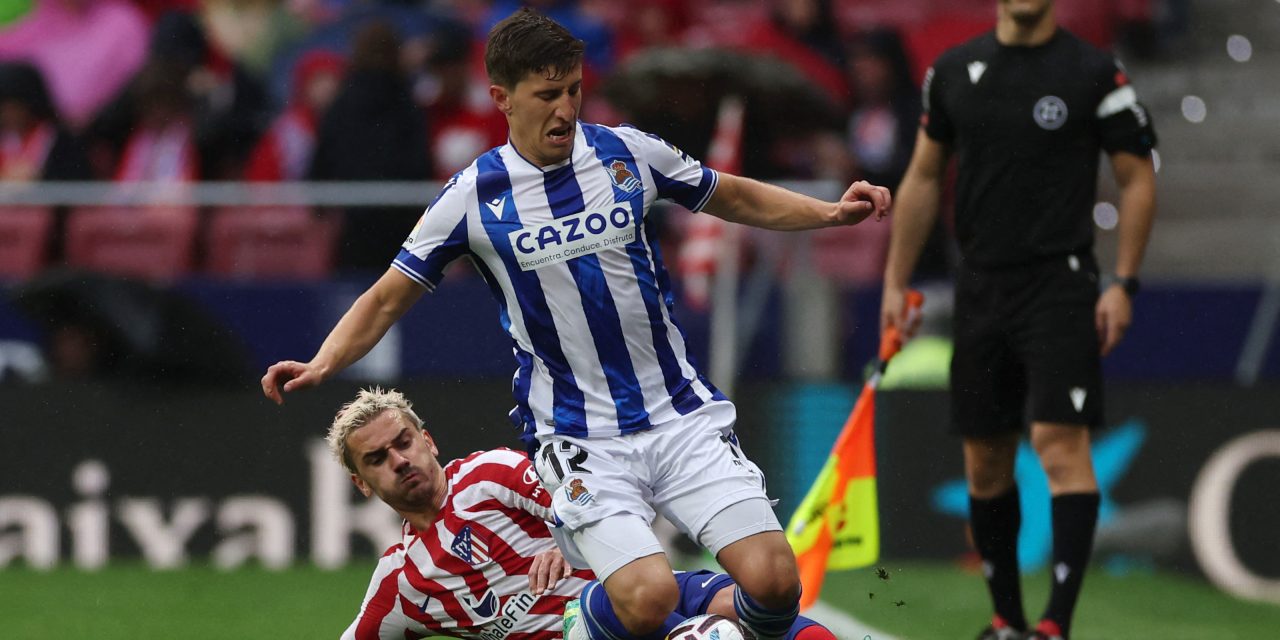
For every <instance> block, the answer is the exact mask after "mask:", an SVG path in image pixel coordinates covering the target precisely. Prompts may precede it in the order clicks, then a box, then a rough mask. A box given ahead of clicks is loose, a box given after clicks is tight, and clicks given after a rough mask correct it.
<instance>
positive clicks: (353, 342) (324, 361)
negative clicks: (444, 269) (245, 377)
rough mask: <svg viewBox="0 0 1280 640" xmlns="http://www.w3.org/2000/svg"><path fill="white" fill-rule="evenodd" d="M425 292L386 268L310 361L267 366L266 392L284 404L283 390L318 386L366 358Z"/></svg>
mask: <svg viewBox="0 0 1280 640" xmlns="http://www.w3.org/2000/svg"><path fill="white" fill-rule="evenodd" d="M423 291H424V289H423V288H422V286H421V285H419V284H417V283H416V282H414V281H413V280H410V279H409V278H408V277H407V276H405V275H404V274H402V273H400V272H399V271H397V270H396V269H394V268H392V269H387V272H386V273H385V274H383V275H382V277H381V278H379V279H378V281H377V282H375V283H373V286H371V287H369V290H368V291H365V292H364V293H362V294H360V297H359V298H357V299H356V301H355V302H354V303H353V304H352V305H351V308H350V309H348V310H347V312H346V314H344V315H343V316H342V319H341V320H339V321H338V324H337V325H335V326H334V327H333V331H330V332H329V337H327V338H325V340H324V344H322V345H320V350H319V351H317V352H316V355H315V357H313V358H312V359H311V360H310V361H309V362H296V361H293V360H284V361H281V362H277V363H275V364H273V365H271V366H270V367H269V368H267V373H266V375H264V376H262V393H263V395H265V396H266V397H268V398H270V399H271V400H273V401H275V403H276V404H282V403H283V402H284V395H283V393H287V392H289V391H293V390H295V389H303V388H306V387H313V386H315V385H318V384H320V383H321V382H324V381H325V380H328V379H329V378H330V377H332V376H333V375H334V374H336V373H338V372H339V371H342V370H343V369H345V368H347V367H348V366H350V365H351V363H353V362H355V361H357V360H359V359H360V358H363V357H364V355H365V354H366V353H369V350H370V349H372V348H373V346H374V345H376V344H378V341H379V340H381V339H382V336H384V335H386V333H387V330H388V329H390V328H391V325H393V324H395V323H396V321H397V320H399V319H400V317H401V316H403V315H404V313H405V312H406V311H408V310H409V307H412V306H413V303H415V302H417V301H418V298H420V297H422V292H423Z"/></svg>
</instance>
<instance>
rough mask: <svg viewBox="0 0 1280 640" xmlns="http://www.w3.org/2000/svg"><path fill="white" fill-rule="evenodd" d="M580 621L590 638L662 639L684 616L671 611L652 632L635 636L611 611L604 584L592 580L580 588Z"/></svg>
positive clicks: (595, 639)
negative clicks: (583, 587) (585, 626)
mask: <svg viewBox="0 0 1280 640" xmlns="http://www.w3.org/2000/svg"><path fill="white" fill-rule="evenodd" d="M581 601H582V621H583V622H585V623H586V624H587V634H588V635H590V636H591V640H663V638H666V637H667V634H668V633H670V632H671V630H672V629H674V628H676V625H678V624H680V623H681V622H683V621H684V618H682V617H680V616H679V615H677V614H675V613H672V614H671V615H669V616H667V620H666V622H664V623H663V624H662V626H661V627H660V628H659V629H658V630H656V631H654V632H653V633H650V634H647V635H643V636H637V635H634V634H632V633H631V632H630V631H627V628H626V626H624V625H623V624H622V621H621V620H619V619H618V614H616V613H614V612H613V604H612V603H611V602H609V594H608V593H605V590H604V585H602V584H600V583H599V582H597V581H595V580H592V581H591V582H590V583H589V584H587V588H585V589H583V590H582V597H581Z"/></svg>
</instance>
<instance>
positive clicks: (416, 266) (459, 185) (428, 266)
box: [391, 174, 474, 291]
mask: <svg viewBox="0 0 1280 640" xmlns="http://www.w3.org/2000/svg"><path fill="white" fill-rule="evenodd" d="M460 175H461V174H459V175H455V176H453V178H450V179H449V181H448V182H446V183H445V185H444V187H443V188H441V189H440V193H439V194H437V195H436V199H435V201H434V202H432V203H431V206H429V207H427V210H426V212H424V213H423V214H422V217H421V218H419V219H418V224H416V225H414V227H413V231H410V232H409V237H408V238H406V239H405V241H404V245H402V246H401V248H400V254H399V255H397V256H396V259H395V260H394V261H393V262H392V263H391V266H392V267H394V268H396V269H397V270H399V271H400V272H401V273H403V274H404V275H406V276H408V277H409V279H411V280H413V281H414V282H417V283H418V284H420V285H422V286H423V287H426V289H427V290H428V291H432V290H434V289H435V288H436V285H437V284H439V283H440V279H441V278H443V277H444V268H445V267H446V266H448V265H449V263H450V262H453V261H454V260H456V259H457V258H458V257H459V256H462V255H464V254H466V253H467V251H468V247H469V245H468V243H467V202H468V194H470V193H473V192H474V190H473V189H470V188H468V186H469V185H470V184H471V182H470V181H464V180H461V179H460Z"/></svg>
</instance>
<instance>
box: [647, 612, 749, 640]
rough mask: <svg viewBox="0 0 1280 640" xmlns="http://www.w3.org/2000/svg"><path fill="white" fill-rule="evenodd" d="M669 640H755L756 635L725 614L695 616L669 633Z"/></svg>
mask: <svg viewBox="0 0 1280 640" xmlns="http://www.w3.org/2000/svg"><path fill="white" fill-rule="evenodd" d="M667 640H755V636H753V635H751V634H750V633H748V632H747V630H745V629H743V628H742V627H739V626H738V624H737V623H736V622H734V621H732V620H730V619H728V618H726V617H724V616H718V615H715V614H713V613H709V614H707V615H702V616H694V617H692V618H689V619H688V620H685V621H684V622H681V623H680V624H679V625H677V626H676V628H674V629H672V630H671V633H668V634H667Z"/></svg>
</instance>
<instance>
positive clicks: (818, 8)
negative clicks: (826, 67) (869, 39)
mask: <svg viewBox="0 0 1280 640" xmlns="http://www.w3.org/2000/svg"><path fill="white" fill-rule="evenodd" d="M771 4H772V15H773V25H774V27H775V28H777V29H778V31H779V32H781V33H782V34H784V35H786V36H787V37H789V38H791V39H792V40H795V41H796V42H799V43H800V44H802V45H804V46H805V47H807V48H808V49H809V50H810V51H813V52H814V53H817V54H818V55H820V56H822V57H823V58H826V60H827V62H830V63H831V64H833V65H836V67H837V68H838V67H841V66H843V65H844V47H843V46H841V42H840V33H839V32H838V31H837V30H836V17H835V14H834V13H832V11H831V0H772V2H771Z"/></svg>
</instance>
